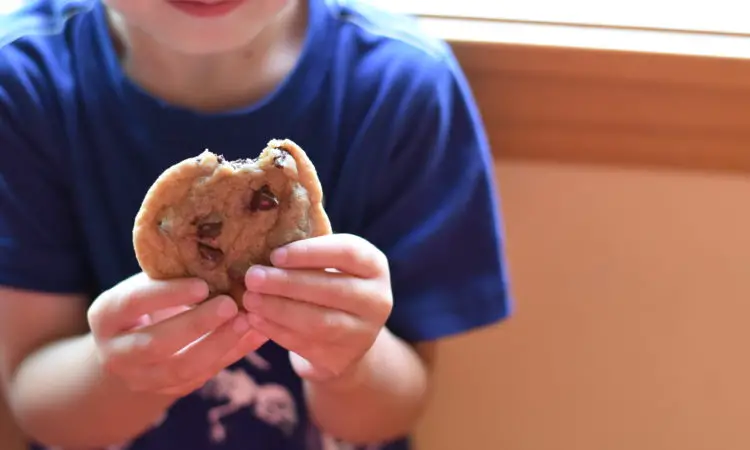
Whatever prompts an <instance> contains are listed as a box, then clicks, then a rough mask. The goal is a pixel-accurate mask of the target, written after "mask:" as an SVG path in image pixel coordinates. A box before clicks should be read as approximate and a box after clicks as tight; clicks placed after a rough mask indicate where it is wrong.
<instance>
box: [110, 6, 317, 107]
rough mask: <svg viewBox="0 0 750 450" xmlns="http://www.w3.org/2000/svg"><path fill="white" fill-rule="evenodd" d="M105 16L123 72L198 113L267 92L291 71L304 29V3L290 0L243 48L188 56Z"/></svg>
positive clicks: (242, 102) (114, 17) (235, 104)
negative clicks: (107, 19) (108, 20)
mask: <svg viewBox="0 0 750 450" xmlns="http://www.w3.org/2000/svg"><path fill="white" fill-rule="evenodd" d="M109 14H110V17H109V18H110V28H111V30H112V38H113V40H114V42H115V44H116V48H117V50H118V53H119V54H120V59H121V61H122V65H123V68H124V70H125V72H126V74H127V75H128V76H129V77H130V78H131V79H132V80H133V81H135V82H136V83H138V85H139V86H141V87H142V88H143V89H145V90H146V91H148V92H149V93H151V94H152V95H154V96H157V97H159V98H161V99H162V100H164V101H167V102H169V103H171V104H174V105H177V106H182V107H186V108H190V109H194V110H197V111H202V112H218V111H222V110H227V109H233V108H239V107H243V106H246V105H248V104H251V103H253V102H255V101H258V100H260V99H261V98H263V97H264V96H265V95H267V94H268V93H270V92H271V91H273V89H274V88H275V87H276V86H277V85H278V84H279V83H280V82H281V81H282V80H283V79H284V78H285V77H286V76H287V75H288V74H289V73H290V72H291V71H292V70H293V69H294V66H295V64H296V63H297V60H298V58H299V57H300V54H301V52H302V45H303V42H304V39H305V33H306V30H307V26H306V25H307V2H305V1H294V2H291V3H290V5H289V7H288V8H286V9H285V10H284V11H282V12H281V13H280V14H279V15H278V16H277V17H276V18H275V20H274V21H273V22H272V23H269V24H268V26H266V27H265V28H264V29H263V30H262V31H261V32H260V33H259V34H258V35H257V36H256V37H255V38H254V39H253V40H252V41H250V42H248V43H247V44H245V45H244V46H242V47H239V48H237V49H234V50H231V51H227V52H223V53H216V54H208V55H203V54H201V55H192V54H185V53H179V52H176V51H174V50H172V49H168V48H164V46H163V45H161V44H160V43H159V42H158V41H156V40H155V39H153V38H152V37H151V36H149V35H147V34H146V33H143V32H142V31H141V30H139V29H137V28H135V27H128V26H127V25H126V24H124V23H123V22H122V21H121V20H120V19H119V17H118V16H117V14H116V13H114V12H112V11H110V13H109Z"/></svg>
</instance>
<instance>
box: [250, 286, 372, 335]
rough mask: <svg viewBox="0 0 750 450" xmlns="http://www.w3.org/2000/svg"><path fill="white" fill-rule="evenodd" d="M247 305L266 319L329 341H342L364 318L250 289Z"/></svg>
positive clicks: (359, 325) (302, 333)
mask: <svg viewBox="0 0 750 450" xmlns="http://www.w3.org/2000/svg"><path fill="white" fill-rule="evenodd" d="M244 305H245V309H247V311H249V312H251V313H255V314H258V315H259V316H261V317H263V318H264V319H267V320H270V321H271V322H275V323H277V324H279V325H281V326H283V327H285V328H288V329H290V330H294V331H295V332H297V333H299V334H301V335H304V336H308V337H310V338H311V339H315V340H320V341H325V342H335V341H338V340H340V339H341V338H342V337H343V336H346V335H347V334H348V333H349V332H350V331H351V330H357V329H358V328H360V327H361V321H360V320H359V319H358V318H357V317H355V316H352V315H351V314H347V313H345V312H343V311H340V310H336V309H330V308H323V307H321V306H317V305H313V304H311V303H304V302H300V301H296V300H290V299H288V298H284V297H278V296H275V295H261V294H256V293H254V292H247V293H246V294H245V296H244Z"/></svg>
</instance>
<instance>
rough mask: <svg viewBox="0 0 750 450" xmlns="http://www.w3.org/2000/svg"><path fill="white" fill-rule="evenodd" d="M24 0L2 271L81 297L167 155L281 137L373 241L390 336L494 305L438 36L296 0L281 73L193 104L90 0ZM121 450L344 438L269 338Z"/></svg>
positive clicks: (476, 168) (1, 105) (500, 292)
mask: <svg viewBox="0 0 750 450" xmlns="http://www.w3.org/2000/svg"><path fill="white" fill-rule="evenodd" d="M24 5H25V6H22V7H20V9H18V10H17V11H15V12H14V13H11V14H6V15H5V16H4V17H0V151H1V152H2V155H0V284H3V285H7V286H14V287H18V288H26V289H32V290H37V291H46V292H56V293H69V292H85V293H86V294H88V295H90V297H91V298H92V299H93V298H95V297H96V295H97V294H98V293H100V292H102V291H103V290H105V289H107V288H109V287H111V286H113V285H115V284H116V283H118V282H120V281H121V280H123V279H124V278H126V277H128V276H130V275H132V274H134V273H136V272H138V271H139V266H138V263H137V261H136V259H135V255H134V252H133V246H132V240H131V231H132V226H133V219H134V217H135V215H136V212H137V211H138V208H139V207H140V204H141V201H142V200H143V197H144V195H145V193H146V191H147V189H148V188H149V186H150V185H151V183H152V182H153V181H154V180H155V179H156V178H157V176H158V175H159V174H160V173H161V172H162V171H163V170H164V169H166V168H167V167H169V166H170V165H172V164H174V163H175V162H178V161H180V160H182V159H185V158H188V157H191V156H194V155H196V154H198V153H200V152H201V151H202V150H203V149H205V148H208V149H211V150H212V151H214V152H217V153H222V154H224V156H225V157H227V158H228V159H235V158H240V157H248V156H250V157H254V156H256V155H257V153H258V152H259V151H260V149H262V147H263V146H264V145H265V143H266V142H267V141H268V140H269V139H270V138H275V137H278V138H290V139H293V140H294V141H296V142H298V143H299V144H300V145H301V146H302V147H303V148H304V149H305V150H306V151H307V153H308V155H309V156H310V158H311V159H312V161H313V162H314V164H315V165H316V168H317V170H318V173H319V176H320V179H321V182H322V185H323V189H324V191H325V193H326V205H325V206H326V210H327V213H328V215H329V216H330V219H331V221H332V224H333V228H334V230H336V231H337V232H346V233H353V234H356V235H360V236H362V237H364V238H365V239H367V240H369V241H370V242H372V243H373V244H375V245H376V246H377V247H379V248H380V249H381V250H382V251H383V252H385V254H386V255H387V256H388V258H389V261H390V267H391V271H392V287H393V293H394V299H395V305H394V310H393V313H392V316H391V318H390V320H389V322H388V326H389V328H390V329H391V330H392V331H393V332H394V333H395V334H397V335H398V336H400V337H402V338H404V339H406V340H408V341H423V340H433V339H437V338H441V337H444V336H447V335H452V334H456V333H459V332H464V331H467V330H470V329H474V328H476V327H480V326H484V325H487V324H490V323H494V322H497V321H498V320H500V319H501V318H503V317H505V316H506V315H507V314H508V309H509V308H508V304H509V302H508V299H507V295H506V278H505V268H504V263H503V256H502V240H501V237H502V233H501V222H500V215H499V210H498V206H497V205H498V203H497V200H498V199H497V198H496V196H495V186H494V182H493V181H494V180H493V169H492V163H491V155H490V152H489V149H488V144H487V139H486V137H485V133H484V130H483V128H482V124H481V120H480V117H479V114H478V112H477V108H476V106H475V104H474V101H473V98H472V96H471V93H470V90H469V87H468V86H467V82H466V80H465V78H464V75H463V74H462V72H461V70H460V68H459V67H458V65H457V63H456V61H455V59H454V57H453V55H452V53H451V52H450V50H449V48H448V46H447V45H445V44H444V43H442V42H438V41H435V40H433V39H430V38H428V37H425V36H423V35H421V34H419V32H417V31H416V28H415V26H414V24H413V23H412V22H411V21H410V20H408V19H405V18H401V17H396V16H392V15H389V14H387V13H385V12H382V11H379V10H377V9H374V8H373V7H371V6H366V5H364V4H359V3H354V2H349V1H345V0H339V1H333V0H331V1H325V0H310V18H309V30H308V33H307V37H306V41H305V45H304V49H303V53H302V55H301V58H300V60H299V62H298V63H297V65H296V67H295V68H294V70H293V71H292V72H291V73H290V74H289V75H288V76H287V77H286V79H285V80H284V81H283V82H282V83H281V84H280V85H279V86H278V88H276V89H275V90H274V91H273V92H272V93H270V94H269V95H267V96H266V97H265V98H264V99H263V100H262V101H259V102H257V103H255V104H253V105H250V106H247V107H245V108H241V109H237V110H232V111H228V112H224V113H220V114H204V113H199V112H194V111H190V110H187V109H184V108H180V107H175V106H174V105H170V104H168V103H166V102H164V101H161V100H159V99H157V98H154V97H152V96H151V95H149V94H148V93H147V92H146V91H145V90H143V89H142V88H140V87H139V86H137V85H136V84H134V83H133V82H132V81H131V80H129V79H128V78H127V77H126V76H125V74H124V73H123V69H122V67H121V66H120V64H119V61H118V58H117V55H116V52H115V48H114V46H113V43H112V42H111V40H110V36H109V33H108V29H107V23H106V20H105V11H104V7H103V6H102V4H101V3H100V1H98V0H30V1H26V2H25V4H24ZM51 376H54V374H51ZM112 407H113V408H116V407H117V405H112ZM73 413H74V412H73ZM118 448H123V449H133V450H171V449H181V450H182V449H191V450H202V449H226V450H230V449H231V450H247V449H250V448H253V449H258V450H273V449H278V450H282V449H283V450H302V449H308V450H330V449H335V448H340V449H344V448H346V449H348V448H352V447H348V446H346V445H345V444H343V443H334V442H333V441H332V440H330V439H329V438H327V437H326V436H323V435H322V434H321V433H320V432H319V431H318V430H317V429H316V428H315V427H314V426H313V425H312V424H311V423H310V422H309V420H308V415H307V411H306V406H305V403H304V401H303V396H302V392H301V383H300V380H299V379H298V377H296V376H295V374H294V372H293V371H292V369H291V367H290V364H289V361H288V354H287V352H286V351H285V350H284V349H282V348H280V347H279V346H277V345H275V344H273V343H269V344H267V345H265V346H264V347H263V348H261V349H260V350H259V351H258V352H256V353H253V354H251V355H248V356H247V358H245V360H243V361H240V362H239V363H237V364H235V365H233V366H232V367H229V368H227V369H226V370H224V371H222V372H221V373H220V374H219V375H218V376H217V377H216V378H215V379H214V380H212V381H210V382H209V383H208V384H207V385H206V387H205V388H203V389H201V390H199V391H198V392H196V393H194V394H191V395H189V396H187V397H185V398H184V399H182V400H180V401H178V402H177V403H176V404H175V405H174V406H173V407H172V408H171V409H170V410H169V412H168V414H167V415H166V416H165V417H164V418H163V420H162V421H161V422H160V423H157V424H154V427H153V428H152V429H151V430H150V431H147V432H146V433H145V434H144V435H142V436H141V437H139V438H138V439H136V440H134V441H133V442H130V443H127V444H124V446H123V447H118ZM372 448H384V449H389V450H403V449H406V448H407V442H406V441H405V440H404V441H399V442H395V443H390V444H384V445H383V446H382V447H372Z"/></svg>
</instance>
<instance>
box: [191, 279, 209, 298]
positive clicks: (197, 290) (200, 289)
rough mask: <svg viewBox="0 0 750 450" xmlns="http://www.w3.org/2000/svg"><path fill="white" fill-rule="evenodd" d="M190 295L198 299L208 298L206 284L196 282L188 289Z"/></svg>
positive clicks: (200, 281) (201, 281)
mask: <svg viewBox="0 0 750 450" xmlns="http://www.w3.org/2000/svg"><path fill="white" fill-rule="evenodd" d="M190 293H191V294H193V295H195V296H196V297H198V298H206V297H208V284H206V282H205V281H203V280H199V281H196V282H195V283H194V284H193V285H192V286H191V287H190Z"/></svg>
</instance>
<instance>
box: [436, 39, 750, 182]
mask: <svg viewBox="0 0 750 450" xmlns="http://www.w3.org/2000/svg"><path fill="white" fill-rule="evenodd" d="M450 43H451V45H452V47H453V49H454V51H455V54H456V56H457V58H458V60H459V62H460V63H461V65H462V67H463V69H464V71H465V73H466V75H467V77H468V79H469V82H470V84H471V86H472V89H473V91H474V94H475V96H476V98H477V102H478V104H479V108H480V110H481V112H482V115H483V117H484V120H485V125H486V127H487V131H488V134H489V138H490V141H491V144H492V146H493V151H494V152H495V153H496V155H497V156H498V157H499V158H504V159H541V160H551V161H558V162H575V163H591V164H607V165H618V166H640V167H662V168H679V169H695V170H720V171H735V172H737V171H740V172H746V171H750V59H742V58H716V57H706V56H700V55H685V54H682V55H680V54H666V53H647V52H634V51H614V50H603V49H596V48H571V47H554V46H551V45H550V46H545V45H524V44H514V43H502V42H471V41H452V42H450Z"/></svg>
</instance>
